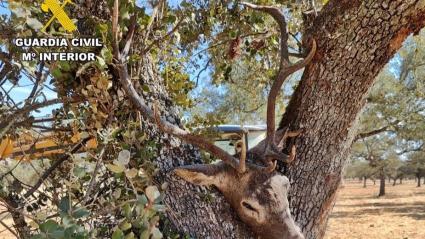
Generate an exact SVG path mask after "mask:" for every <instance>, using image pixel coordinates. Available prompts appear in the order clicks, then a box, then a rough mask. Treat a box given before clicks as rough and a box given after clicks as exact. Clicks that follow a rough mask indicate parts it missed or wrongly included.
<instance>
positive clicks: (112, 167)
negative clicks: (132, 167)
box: [106, 164, 125, 173]
mask: <svg viewBox="0 0 425 239" xmlns="http://www.w3.org/2000/svg"><path fill="white" fill-rule="evenodd" d="M106 167H107V168H108V169H109V170H110V171H111V172H113V173H122V172H124V170H125V167H124V166H122V165H116V164H107V165H106Z"/></svg>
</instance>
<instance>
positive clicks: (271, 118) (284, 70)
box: [267, 39, 317, 143]
mask: <svg viewBox="0 0 425 239" xmlns="http://www.w3.org/2000/svg"><path fill="white" fill-rule="evenodd" d="M316 48H317V44H316V41H315V40H314V39H313V43H312V46H311V50H310V53H309V54H308V56H307V57H306V58H304V59H303V60H301V61H299V62H297V63H295V64H294V65H291V66H289V67H283V66H281V67H280V69H279V73H278V75H277V78H276V80H275V81H274V82H273V85H272V88H271V89H270V93H269V96H268V99H267V138H269V140H271V142H273V143H274V140H275V139H274V133H275V130H276V129H275V127H276V126H275V117H276V113H275V108H276V98H277V96H278V94H279V91H280V89H281V88H282V85H283V82H285V80H286V78H288V77H289V76H290V75H291V74H293V73H295V72H296V71H298V70H300V69H301V68H303V67H305V66H306V65H308V64H309V63H310V62H311V61H312V60H313V57H314V54H315V53H316Z"/></svg>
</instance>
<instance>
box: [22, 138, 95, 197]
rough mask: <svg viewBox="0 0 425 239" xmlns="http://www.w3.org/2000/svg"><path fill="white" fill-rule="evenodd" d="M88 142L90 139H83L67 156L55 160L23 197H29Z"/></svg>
mask: <svg viewBox="0 0 425 239" xmlns="http://www.w3.org/2000/svg"><path fill="white" fill-rule="evenodd" d="M89 140H90V137H88V138H85V139H83V140H82V141H81V142H80V143H79V144H77V145H75V146H74V147H73V148H72V149H71V151H70V152H69V153H68V154H65V155H63V156H62V157H61V158H59V159H58V160H55V161H54V163H53V164H52V166H50V168H48V169H47V170H46V171H45V172H44V173H43V175H41V177H40V178H39V179H38V181H37V182H36V183H35V184H34V186H33V187H32V188H30V189H29V190H28V191H27V192H26V193H25V194H24V197H29V196H31V195H32V194H33V193H34V192H35V191H37V189H38V188H39V187H40V186H41V184H43V182H44V181H45V180H46V179H47V178H48V177H49V176H50V174H52V173H53V172H54V171H55V170H56V169H57V168H58V167H59V166H60V165H61V164H62V163H63V162H65V161H67V160H68V159H69V158H70V157H71V155H72V154H75V153H76V152H78V150H80V148H81V147H83V146H84V144H85V143H87V142H88V141H89Z"/></svg>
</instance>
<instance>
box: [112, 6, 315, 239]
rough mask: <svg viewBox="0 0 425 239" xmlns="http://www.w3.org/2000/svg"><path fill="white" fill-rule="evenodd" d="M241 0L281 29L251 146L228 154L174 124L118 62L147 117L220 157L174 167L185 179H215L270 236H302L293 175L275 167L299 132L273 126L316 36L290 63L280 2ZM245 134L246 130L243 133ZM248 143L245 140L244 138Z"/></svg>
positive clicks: (256, 227) (122, 76)
mask: <svg viewBox="0 0 425 239" xmlns="http://www.w3.org/2000/svg"><path fill="white" fill-rule="evenodd" d="M241 4H242V5H244V6H246V7H248V8H251V9H254V10H258V11H262V12H265V13H267V14H269V15H271V16H272V17H273V18H274V19H275V20H276V21H277V23H278V24H279V28H280V32H281V43H280V48H281V49H280V58H281V60H280V66H279V70H278V72H277V77H276V79H275V81H274V82H273V84H272V87H271V90H270V93H269V96H268V100H267V137H266V139H265V140H264V141H263V142H261V143H260V144H258V145H257V146H256V147H254V148H252V149H251V150H249V151H248V152H247V151H246V147H245V145H242V148H241V152H239V153H238V154H236V155H230V154H229V153H227V152H226V151H224V150H222V149H221V148H219V147H217V146H215V145H214V144H213V143H212V142H210V141H208V140H207V139H204V138H202V137H200V136H197V135H193V134H190V133H188V132H187V131H185V130H183V129H181V128H179V127H177V126H175V125H172V124H170V123H169V122H167V121H166V120H164V119H161V117H160V115H159V112H158V110H157V107H154V110H153V111H152V110H151V109H150V108H149V107H147V106H146V104H145V103H144V100H143V99H142V98H141V97H140V96H138V94H137V92H136V91H135V89H134V87H133V85H132V83H131V80H130V78H129V77H128V75H127V73H126V72H127V69H126V68H125V67H126V65H125V64H118V67H119V68H118V70H119V72H120V80H121V84H122V85H123V87H124V89H125V90H126V91H127V93H128V95H129V96H130V97H131V99H132V101H133V102H134V103H135V104H136V105H137V106H138V108H139V109H140V110H141V112H142V113H143V114H144V116H146V117H147V118H149V119H151V120H152V121H154V122H155V123H156V124H157V125H158V127H159V128H160V129H161V130H162V131H163V132H165V133H168V134H172V135H174V136H176V137H178V138H180V139H182V140H184V141H186V142H187V143H190V144H193V145H196V146H198V147H199V148H201V149H203V150H206V151H208V152H209V153H211V154H212V155H214V156H215V157H217V158H219V159H221V162H219V163H217V164H201V165H190V166H183V167H179V168H176V169H174V172H175V173H176V174H177V175H178V176H180V177H181V178H183V179H184V180H186V181H188V182H190V183H193V184H197V185H205V186H207V185H214V186H215V187H217V188H218V189H219V191H220V192H221V193H223V195H224V197H225V199H226V200H227V201H228V202H229V203H230V205H231V206H232V207H233V209H234V210H235V211H236V212H237V214H238V216H239V217H240V219H241V220H242V221H243V222H245V223H246V224H248V225H249V226H250V227H251V228H252V230H253V231H254V232H255V233H256V234H257V235H258V236H259V237H260V238H267V239H274V238H276V239H278V238H281V239H282V238H285V239H295V238H296V239H301V238H304V236H303V235H302V233H301V232H300V229H299V228H298V227H297V226H296V224H295V222H294V220H293V219H292V217H291V213H290V210H289V203H288V199H287V197H288V190H289V185H290V184H289V180H288V178H287V177H285V176H283V175H280V174H279V173H277V172H275V167H276V162H277V160H281V161H283V162H286V163H290V162H291V161H293V160H294V158H295V153H296V152H295V151H296V150H295V145H293V146H292V148H291V150H290V153H289V155H287V154H284V153H283V151H282V150H283V145H284V141H285V140H286V139H287V138H288V137H296V136H297V135H298V134H299V132H289V131H287V130H285V131H284V130H279V131H275V105H276V98H277V96H278V94H279V91H280V89H281V86H282V84H283V82H284V81H285V79H286V78H287V77H288V76H290V75H291V74H293V73H294V72H296V71H297V70H299V69H301V68H303V67H305V66H306V65H307V64H309V63H310V62H311V60H312V59H313V57H314V54H315V51H316V42H315V41H314V39H313V40H312V47H311V50H310V53H309V54H308V55H307V56H306V57H305V58H304V59H303V60H301V61H299V62H297V63H295V64H293V65H292V64H290V62H289V59H288V49H287V30H286V21H285V18H284V16H283V14H282V13H281V11H280V10H279V9H278V8H275V7H268V6H258V5H254V4H250V3H241ZM243 137H245V136H243ZM242 142H243V143H244V142H245V140H244V139H242ZM247 158H249V160H247Z"/></svg>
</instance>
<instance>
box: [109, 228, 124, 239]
mask: <svg viewBox="0 0 425 239" xmlns="http://www.w3.org/2000/svg"><path fill="white" fill-rule="evenodd" d="M112 239H124V233H123V232H122V231H121V230H120V229H117V230H116V231H114V233H113V234H112Z"/></svg>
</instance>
